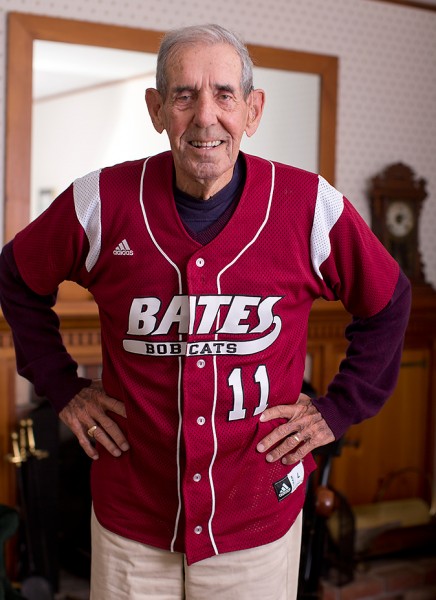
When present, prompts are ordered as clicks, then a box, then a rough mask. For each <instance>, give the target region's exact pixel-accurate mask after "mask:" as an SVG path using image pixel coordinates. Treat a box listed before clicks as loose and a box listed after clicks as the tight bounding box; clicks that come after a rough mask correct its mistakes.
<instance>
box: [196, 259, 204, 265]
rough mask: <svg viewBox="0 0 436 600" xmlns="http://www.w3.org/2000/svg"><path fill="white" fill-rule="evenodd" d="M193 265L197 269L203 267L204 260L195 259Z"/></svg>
mask: <svg viewBox="0 0 436 600" xmlns="http://www.w3.org/2000/svg"><path fill="white" fill-rule="evenodd" d="M195 264H196V265H197V267H204V258H197V260H196V261H195Z"/></svg>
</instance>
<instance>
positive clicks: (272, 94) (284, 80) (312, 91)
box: [30, 40, 320, 220]
mask: <svg viewBox="0 0 436 600" xmlns="http://www.w3.org/2000/svg"><path fill="white" fill-rule="evenodd" d="M156 58H157V57H156V54H152V53H145V52H132V51H129V50H118V49H114V48H99V47H96V46H83V45H79V44H67V43H62V42H50V41H46V40H35V41H34V43H33V70H32V76H33V77H32V78H33V85H32V89H33V92H32V100H33V101H32V150H31V195H30V197H31V210H30V218H31V219H32V220H33V219H34V218H35V217H36V216H38V215H39V214H40V213H41V212H42V211H43V210H44V209H45V208H47V206H48V205H49V204H50V202H51V201H52V200H53V199H54V198H55V197H56V196H57V195H58V194H59V193H60V192H61V191H62V190H64V189H65V188H66V187H67V186H68V185H69V184H70V183H71V182H72V181H74V180H75V179H76V178H77V177H81V176H82V175H84V174H85V173H89V172H90V171H93V170H95V169H98V168H100V167H102V166H107V165H113V164H116V163H120V162H124V161H128V160H136V159H141V158H143V157H145V156H150V155H153V154H156V153H158V152H162V151H164V150H169V147H170V146H169V141H168V137H167V135H166V134H165V133H164V134H162V135H160V134H158V133H157V132H156V130H155V129H154V127H153V125H152V123H151V120H150V118H149V116H148V113H147V108H146V105H145V102H144V90H145V89H146V88H147V87H155V78H156ZM254 82H255V87H260V88H263V89H265V90H267V102H266V107H265V111H264V114H263V117H262V121H261V123H260V127H259V129H258V131H257V132H256V135H254V136H252V137H251V138H248V137H246V136H244V137H243V139H242V146H241V147H242V150H245V151H246V152H250V153H251V154H256V155H260V156H265V157H266V158H269V159H271V160H276V161H278V162H283V163H287V164H291V165H294V166H296V167H301V168H304V169H307V170H309V171H314V172H317V171H318V167H319V165H318V149H319V148H318V146H319V144H318V131H319V96H320V76H319V75H316V74H312V73H295V72H294V71H288V70H283V69H266V68H262V67H255V68H254ZM286 131H288V132H289V135H286Z"/></svg>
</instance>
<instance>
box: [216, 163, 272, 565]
mask: <svg viewBox="0 0 436 600" xmlns="http://www.w3.org/2000/svg"><path fill="white" fill-rule="evenodd" d="M268 162H269V163H270V165H271V189H270V194H269V199H268V206H267V209H266V213H265V218H264V220H263V222H262V223H261V225H260V226H259V229H258V230H257V232H256V234H255V235H254V236H253V238H252V239H251V240H250V241H249V242H248V244H246V246H244V248H242V250H241V251H240V252H239V254H237V256H235V258H234V259H233V260H232V261H231V262H229V264H228V265H226V266H225V267H224V268H223V269H221V271H220V272H219V273H218V275H217V292H218V294H221V276H222V275H223V274H224V273H225V272H226V271H227V269H230V267H232V266H233V265H234V264H235V263H236V262H237V261H238V260H239V259H240V257H241V256H242V255H243V254H244V253H245V252H246V251H247V250H248V248H250V246H252V245H253V244H254V243H255V241H256V240H257V238H258V237H259V235H260V234H261V232H262V230H263V228H264V227H265V225H266V224H267V222H268V219H269V215H270V212H271V204H272V198H273V194H274V185H275V166H274V163H272V162H271V161H268ZM219 318H220V317H219V313H218V316H217V320H216V324H217V327H216V328H217V329H219V326H220V323H219ZM215 339H216V340H217V339H218V334H215ZM213 369H214V397H213V408H212V432H213V441H214V452H213V456H212V460H211V462H210V465H209V483H210V489H211V493H212V510H211V515H210V517H209V523H208V530H209V537H210V540H211V542H212V546H213V549H214V552H215V554H219V551H218V548H217V545H216V543H215V538H214V535H213V529H212V522H213V519H214V516H215V510H216V497H215V485H214V482H213V474H212V471H213V465H214V464H215V459H216V455H217V453H218V438H217V435H216V426H215V412H216V405H217V401H218V366H217V357H216V355H215V356H214V357H213Z"/></svg>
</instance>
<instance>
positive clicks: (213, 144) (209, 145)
mask: <svg viewBox="0 0 436 600" xmlns="http://www.w3.org/2000/svg"><path fill="white" fill-rule="evenodd" d="M189 143H190V144H191V146H194V148H216V147H217V146H220V145H221V144H222V143H223V142H222V141H221V140H214V141H213V142H200V141H198V140H192V141H191V142H189Z"/></svg>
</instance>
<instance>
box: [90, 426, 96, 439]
mask: <svg viewBox="0 0 436 600" xmlns="http://www.w3.org/2000/svg"><path fill="white" fill-rule="evenodd" d="M96 429H97V425H93V426H92V427H90V428H89V429H88V435H89V437H90V438H93V437H94V434H95V430H96Z"/></svg>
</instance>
